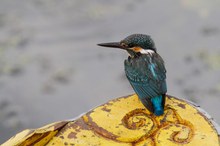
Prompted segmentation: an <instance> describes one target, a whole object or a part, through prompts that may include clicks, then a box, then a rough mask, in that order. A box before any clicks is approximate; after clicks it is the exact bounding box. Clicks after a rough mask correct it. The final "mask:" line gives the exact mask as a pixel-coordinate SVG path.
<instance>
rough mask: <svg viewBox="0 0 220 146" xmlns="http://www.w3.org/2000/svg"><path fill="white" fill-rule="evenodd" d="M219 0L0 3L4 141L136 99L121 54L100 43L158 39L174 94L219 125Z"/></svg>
mask: <svg viewBox="0 0 220 146" xmlns="http://www.w3.org/2000/svg"><path fill="white" fill-rule="evenodd" d="M219 7H220V1H219V0H212V1H209V0H179V1H176V0H166V1H164V0H157V1H154V0H136V1H134V0H127V1H117V0H111V1H110V0H109V1H104V0H93V1H90V0H78V1H77V0H75V1H74V0H62V1H60V0H16V1H15V0H0V143H2V142H4V141H5V140H6V139H8V138H9V137H11V136H12V135H14V134H16V133H17V132H19V131H21V130H24V129H27V128H37V127H41V126H43V125H46V124H48V123H52V122H55V121H59V120H65V119H71V118H74V117H76V116H77V115H79V114H81V113H83V112H86V111H88V110H89V109H91V108H93V107H95V106H97V105H100V104H102V103H105V102H107V101H108V100H111V99H113V98H116V97H120V96H124V95H128V94H132V93H133V90H132V89H131V87H130V84H129V83H128V81H127V80H126V78H125V76H124V66H123V61H124V59H125V58H127V53H126V52H124V51H122V50H116V49H110V48H101V47H98V46H97V45H96V44H97V43H102V42H109V41H119V40H121V39H123V38H124V37H126V36H128V35H130V34H133V33H144V34H149V35H151V36H152V38H153V39H154V40H155V43H156V46H157V49H158V52H159V54H160V55H161V56H162V57H163V58H164V60H165V62H166V68H167V83H168V94H171V95H173V96H177V97H181V98H185V99H188V100H191V101H194V102H196V103H197V104H199V105H201V107H202V108H203V109H205V110H206V111H207V112H209V113H210V114H211V115H212V116H213V118H215V119H216V121H217V122H218V123H219V122H220V114H219V110H220V108H219V103H220V98H219V96H220V77H219V73H220V45H219V43H220V19H219V16H220V9H219Z"/></svg>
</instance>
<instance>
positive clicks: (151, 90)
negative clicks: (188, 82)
mask: <svg viewBox="0 0 220 146" xmlns="http://www.w3.org/2000/svg"><path fill="white" fill-rule="evenodd" d="M124 65H125V73H126V76H127V78H128V80H129V82H130V84H131V86H132V87H133V89H134V91H135V92H136V94H137V95H138V97H139V98H140V100H141V101H142V103H143V104H144V105H145V106H146V107H147V108H148V109H149V110H150V111H152V112H153V106H152V103H151V98H153V97H157V96H161V95H165V93H166V92H167V86H166V69H165V67H164V62H163V59H162V58H161V57H160V56H159V54H157V53H154V54H152V55H148V54H144V55H141V56H139V57H137V58H129V59H128V60H125V62H124ZM163 98H165V97H163ZM163 100H164V101H163V106H164V102H165V99H163Z"/></svg>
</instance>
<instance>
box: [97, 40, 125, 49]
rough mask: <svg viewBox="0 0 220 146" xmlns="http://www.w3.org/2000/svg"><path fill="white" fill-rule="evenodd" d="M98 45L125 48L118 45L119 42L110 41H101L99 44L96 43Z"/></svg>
mask: <svg viewBox="0 0 220 146" xmlns="http://www.w3.org/2000/svg"><path fill="white" fill-rule="evenodd" d="M97 45H98V46H102V47H110V48H119V49H124V50H126V49H125V48H124V47H122V46H121V45H120V43H119V42H111V43H101V44H97Z"/></svg>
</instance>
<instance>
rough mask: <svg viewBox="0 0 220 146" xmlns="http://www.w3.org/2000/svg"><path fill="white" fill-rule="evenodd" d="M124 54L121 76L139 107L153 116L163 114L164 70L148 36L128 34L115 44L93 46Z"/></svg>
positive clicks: (163, 65) (162, 62)
mask: <svg viewBox="0 0 220 146" xmlns="http://www.w3.org/2000/svg"><path fill="white" fill-rule="evenodd" d="M97 45H98V46H102V47H111V48H119V49H122V50H125V51H127V52H128V58H127V59H125V60H124V70H125V75H126V77H127V79H128V81H129V82H130V84H131V86H132V87H133V89H134V91H135V93H136V94H137V95H138V98H139V99H140V101H141V102H142V104H143V105H144V106H145V107H146V108H147V109H148V110H149V111H150V113H153V114H154V115H155V116H161V115H163V114H164V106H165V100H166V93H167V84H166V68H165V64H164V61H163V59H162V57H161V56H160V55H159V54H158V53H157V49H156V46H155V43H154V41H153V39H152V38H151V36H150V35H146V34H132V35H129V36H128V37H126V38H125V39H123V40H121V41H119V42H109V43H100V44H97Z"/></svg>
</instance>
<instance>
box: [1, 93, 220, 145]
mask: <svg viewBox="0 0 220 146" xmlns="http://www.w3.org/2000/svg"><path fill="white" fill-rule="evenodd" d="M213 123H214V122H213V121H211V118H210V117H207V114H206V113H204V112H203V111H202V110H200V109H199V107H198V106H196V105H194V104H191V103H188V102H186V101H184V100H182V99H177V98H175V97H172V96H167V99H166V106H165V112H164V115H162V116H159V117H156V116H154V115H153V114H151V113H150V112H149V111H148V110H147V109H146V108H144V106H143V105H142V104H141V102H140V101H139V100H138V97H137V96H136V95H131V96H127V97H121V98H117V99H115V100H112V101H109V102H108V103H106V104H103V105H101V106H98V107H97V108H95V109H93V110H91V111H90V112H88V113H86V114H85V115H83V116H82V117H80V118H78V119H75V120H72V121H71V120H70V121H64V122H58V123H54V124H50V125H48V126H45V127H42V128H39V129H35V130H26V131H23V132H21V133H19V134H17V135H15V136H14V137H12V138H11V139H9V140H8V141H7V142H6V143H4V144H3V145H2V146H8V145H15V146H20V145H22V146H23V145H24V146H27V145H46V146H50V145H75V146H81V145H82V146H87V145H96V146H102V145H108V146H131V145H132V146H143V145H149V146H164V145H167V146H178V145H183V146H195V145H201V146H203V145H204V146H206V145H211V146H219V143H220V142H219V141H220V137H219V135H220V134H219V128H218V126H217V124H213Z"/></svg>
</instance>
